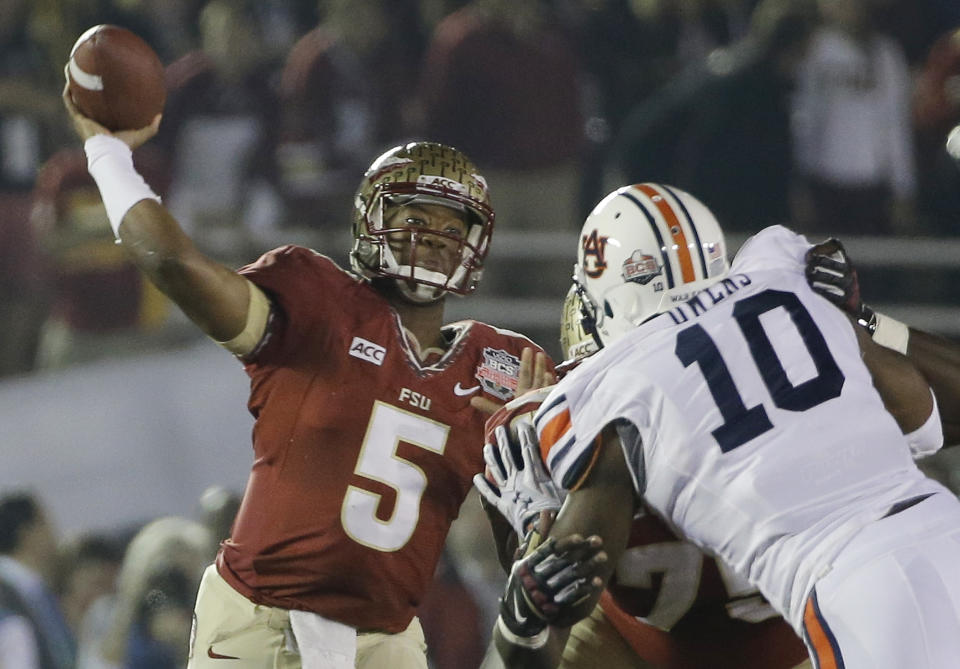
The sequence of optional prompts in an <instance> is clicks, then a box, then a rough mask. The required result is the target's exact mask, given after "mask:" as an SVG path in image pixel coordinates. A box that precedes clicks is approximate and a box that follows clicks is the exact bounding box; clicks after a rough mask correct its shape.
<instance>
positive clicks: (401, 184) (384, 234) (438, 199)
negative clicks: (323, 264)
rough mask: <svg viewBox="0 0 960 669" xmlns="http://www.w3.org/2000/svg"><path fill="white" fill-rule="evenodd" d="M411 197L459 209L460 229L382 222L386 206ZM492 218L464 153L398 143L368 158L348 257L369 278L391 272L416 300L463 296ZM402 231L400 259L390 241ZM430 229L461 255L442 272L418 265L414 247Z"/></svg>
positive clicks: (478, 271) (477, 271)
mask: <svg viewBox="0 0 960 669" xmlns="http://www.w3.org/2000/svg"><path fill="white" fill-rule="evenodd" d="M411 203H420V204H438V205H443V206H446V207H450V208H452V209H456V210H458V211H462V212H464V213H465V214H466V218H467V232H466V234H465V235H463V236H460V235H457V234H453V233H450V232H444V231H437V230H427V229H422V228H409V227H393V228H391V227H388V226H387V224H386V218H385V216H384V213H385V210H386V208H387V207H388V206H391V205H396V206H400V205H404V204H411ZM493 219H494V214H493V209H492V208H491V206H490V193H489V189H488V188H487V182H486V180H485V179H484V178H483V177H482V176H481V175H480V173H479V172H478V171H477V168H476V167H475V166H474V164H473V163H472V162H471V161H470V159H469V158H467V156H465V155H464V154H463V153H461V152H460V151H458V150H457V149H455V148H453V147H451V146H446V145H444V144H437V143H435V142H411V143H409V144H405V145H402V146H396V147H394V148H392V149H390V150H389V151H386V152H385V153H384V154H382V155H381V156H380V157H378V158H377V159H376V160H375V161H373V164H372V165H370V167H369V168H368V169H367V171H366V173H365V174H364V176H363V181H362V182H361V183H360V188H359V189H357V194H356V196H355V198H354V216H353V238H354V243H353V248H352V249H351V251H350V264H351V266H352V267H353V270H354V271H355V272H357V273H358V274H360V275H362V276H364V277H367V278H368V279H373V278H375V277H385V278H390V279H394V280H395V281H396V284H397V286H398V288H399V289H400V291H401V293H402V294H403V295H404V296H406V297H407V298H408V299H410V300H413V301H415V302H432V301H434V300H437V299H439V298H441V297H443V295H444V294H445V293H447V292H451V293H455V294H458V295H466V294H468V293H471V292H473V291H474V290H475V289H476V287H477V284H478V283H479V281H480V277H481V275H482V273H483V261H484V258H485V257H486V255H487V251H488V250H489V246H490V237H491V234H492V233H493ZM401 234H403V235H409V239H410V254H409V258H408V259H406V260H401V259H398V258H397V257H396V255H395V254H394V252H393V251H392V250H391V248H390V243H389V241H390V239H391V238H393V239H396V237H397V236H398V235H401ZM431 235H433V236H435V237H434V239H436V238H444V239H446V240H448V241H447V243H449V242H453V243H454V244H456V246H457V248H456V254H457V255H458V256H459V261H458V262H457V263H456V264H455V266H454V267H453V269H451V270H450V271H449V272H447V273H444V272H439V271H435V270H432V269H427V268H425V267H418V266H417V261H416V258H417V246H418V245H419V244H423V243H424V242H425V241H427V240H429V239H430V237H429V236H431ZM404 263H406V264H404Z"/></svg>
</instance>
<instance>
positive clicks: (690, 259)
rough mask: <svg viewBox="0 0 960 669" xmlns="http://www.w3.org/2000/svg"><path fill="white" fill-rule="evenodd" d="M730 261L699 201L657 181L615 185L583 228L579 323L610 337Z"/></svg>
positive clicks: (707, 280)
mask: <svg viewBox="0 0 960 669" xmlns="http://www.w3.org/2000/svg"><path fill="white" fill-rule="evenodd" d="M729 269H730V265H729V263H728V262H727V246H726V242H725V241H724V238H723V231H722V230H721V229H720V224H719V223H717V219H716V218H715V217H714V216H713V214H712V213H711V212H710V210H709V209H707V207H706V206H705V205H704V204H703V203H702V202H700V201H699V200H697V199H696V198H695V197H693V196H692V195H690V194H689V193H686V192H684V191H682V190H679V189H677V188H673V187H671V186H665V185H662V184H655V183H641V184H636V185H633V186H624V187H622V188H619V189H617V190H615V191H614V192H612V193H610V194H609V195H607V196H606V197H605V198H604V199H603V200H601V201H600V203H599V204H597V206H596V207H595V208H594V209H593V211H592V212H590V215H589V216H587V219H586V221H584V223H583V228H582V230H581V235H580V246H579V249H578V251H577V265H576V267H575V268H574V285H575V288H576V290H577V292H578V294H579V297H580V300H581V301H582V310H583V314H582V328H583V330H584V332H586V333H590V334H592V335H593V337H594V339H595V340H596V343H597V345H598V346H600V347H602V346H605V345H608V344H610V343H611V342H612V341H614V340H615V339H617V338H618V337H620V336H621V335H623V334H625V333H626V332H629V331H630V330H632V329H633V328H635V327H636V326H637V325H639V324H640V323H642V322H643V321H645V320H647V319H648V318H650V317H651V316H654V315H656V314H659V313H661V312H664V311H667V310H668V309H670V308H671V307H673V306H674V305H675V304H677V303H678V302H683V301H686V300H688V299H690V298H691V297H693V296H694V295H695V294H696V293H698V292H700V291H701V290H702V289H703V288H705V287H706V286H709V285H710V284H712V283H713V282H715V281H716V280H717V279H720V278H722V277H724V276H725V275H726V273H727V271H728V270H729Z"/></svg>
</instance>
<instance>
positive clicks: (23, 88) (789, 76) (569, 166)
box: [0, 0, 960, 669]
mask: <svg viewBox="0 0 960 669" xmlns="http://www.w3.org/2000/svg"><path fill="white" fill-rule="evenodd" d="M99 23H113V24H117V25H121V26H124V27H127V28H130V29H131V30H133V31H135V32H137V33H138V34H139V35H141V36H142V37H144V39H146V40H147V42H148V43H150V44H151V45H152V46H153V47H154V49H155V50H156V51H157V52H158V54H159V55H160V57H161V60H162V61H163V62H164V64H165V65H166V66H167V88H168V98H167V104H166V109H165V113H164V118H163V122H162V124H161V129H160V133H159V135H158V137H156V138H155V139H154V140H153V141H151V142H150V143H148V144H147V145H146V146H144V147H142V148H141V149H138V150H137V151H136V153H135V160H136V162H137V165H138V167H139V170H140V172H141V173H142V174H143V175H144V176H145V178H146V179H147V181H148V182H149V183H150V184H151V185H152V187H153V188H154V190H155V191H157V192H158V193H159V194H161V195H162V197H163V198H164V201H165V203H166V204H167V205H168V207H169V208H170V209H171V211H172V212H173V213H174V214H175V215H176V216H177V217H178V219H179V220H180V221H181V223H182V225H183V226H184V228H185V229H186V230H187V232H188V233H189V234H190V235H191V236H192V237H193V238H194V239H195V241H197V243H198V245H200V246H201V247H203V249H204V250H205V251H206V252H208V253H209V254H211V255H212V256H214V257H216V258H218V259H220V260H222V261H223V262H224V263H226V264H228V265H231V266H237V265H240V264H243V263H245V262H249V261H252V260H253V259H255V258H256V257H257V256H259V255H260V254H261V253H263V252H264V251H266V250H268V249H270V248H272V247H274V246H277V245H279V244H281V243H287V242H294V243H303V244H305V245H309V246H312V247H314V248H317V249H318V250H321V251H322V252H324V253H326V254H328V255H330V256H332V257H334V259H335V260H338V261H341V262H342V261H343V260H344V259H345V257H346V252H347V250H348V246H349V241H350V237H349V221H350V211H351V203H352V197H353V194H354V191H355V190H356V187H357V185H358V181H359V178H360V176H361V175H362V173H363V171H364V169H365V168H366V167H367V165H368V164H369V162H370V161H371V160H372V158H373V157H374V156H376V155H377V154H379V153H380V152H381V151H382V150H384V149H386V148H388V147H390V146H393V145H396V144H398V143H401V142H402V141H404V140H407V139H430V140H435V141H441V142H445V143H449V144H453V145H455V146H457V147H458V148H460V149H461V150H463V151H464V152H466V153H467V154H468V155H469V156H470V157H471V158H472V159H473V160H474V161H475V162H476V164H477V165H478V166H479V167H480V169H481V171H482V172H483V173H484V175H485V176H486V177H487V179H488V181H489V182H490V186H491V192H492V199H493V204H494V207H495V209H496V211H497V222H496V226H497V230H498V231H503V230H512V231H515V232H522V231H530V232H543V231H558V232H560V231H563V232H575V231H577V230H578V229H579V228H580V225H581V223H582V220H583V217H584V216H585V215H586V213H587V212H588V211H589V210H590V209H591V208H592V206H593V204H594V203H595V202H596V201H597V200H598V199H599V198H600V197H602V195H603V194H604V193H606V192H607V191H608V190H609V189H610V188H611V187H612V186H616V185H620V184H622V183H626V182H637V181H644V180H650V181H659V182H664V183H669V184H673V185H675V186H678V187H680V188H683V189H686V190H688V191H690V192H692V193H694V194H695V195H696V196H697V197H698V198H699V199H701V200H703V201H704V202H705V203H706V204H707V205H708V206H709V207H710V208H711V209H712V210H713V211H714V212H715V213H716V214H717V217H718V219H719V220H720V221H721V223H722V224H723V226H724V227H725V229H727V230H728V231H740V232H743V233H750V232H753V231H757V230H759V229H761V228H762V227H765V226H767V225H770V224H773V223H788V224H789V225H791V226H792V227H794V228H795V229H797V230H798V231H800V232H804V233H810V234H814V235H816V236H818V237H822V236H826V235H828V234H835V235H838V236H840V237H843V236H844V235H877V236H936V237H952V236H957V235H958V234H960V160H958V159H957V157H956V156H953V157H951V156H950V155H949V152H948V151H947V150H946V148H945V144H946V139H947V137H948V135H949V133H950V132H951V130H952V129H953V128H955V127H956V126H958V124H960V3H957V2H956V0H819V1H818V0H471V1H463V0H461V1H455V0H320V2H317V1H316V0H259V1H254V0H0V322H3V323H4V328H3V331H2V333H0V376H13V375H24V374H30V373H34V372H37V371H41V370H56V369H62V368H64V367H67V366H70V365H75V364H77V363H81V362H89V361H92V360H96V359H98V358H103V357H106V356H111V357H113V356H117V355H120V354H122V353H124V352H128V353H133V352H141V351H145V350H154V349H157V348H163V347H170V346H175V345H177V344H178V343H182V342H183V341H184V340H185V339H188V338H197V337H199V334H198V333H195V332H194V330H193V329H192V328H188V327H184V322H183V319H182V316H180V315H179V314H178V313H176V312H175V311H174V310H173V309H172V308H171V307H170V305H169V303H168V302H167V301H166V299H165V298H163V297H162V296H161V295H160V294H159V293H158V292H156V291H155V290H154V289H152V287H151V286H149V285H147V284H145V283H144V282H143V280H142V279H141V277H140V276H139V274H138V273H137V271H136V270H135V269H134V268H133V266H132V265H131V264H130V263H129V261H128V260H127V258H126V257H125V256H124V253H123V251H122V250H121V249H120V248H119V247H117V246H116V245H115V244H114V243H113V241H114V240H113V235H112V232H111V230H110V227H109V225H108V224H107V222H106V215H105V212H104V210H103V206H102V204H101V203H100V199H99V195H98V192H97V190H96V187H95V185H94V184H93V181H92V179H91V178H90V177H89V175H88V174H87V171H86V163H85V158H84V154H83V151H82V148H81V147H80V146H79V144H78V142H77V141H76V140H75V138H74V136H73V135H72V133H71V131H70V129H69V128H68V126H67V121H66V116H65V113H64V111H63V108H62V104H61V101H60V94H61V89H62V87H63V65H64V63H65V62H66V61H67V58H68V56H69V51H70V47H71V45H72V44H73V43H74V41H75V40H76V38H77V36H79V35H80V34H81V33H82V32H84V31H85V30H86V29H87V28H88V27H90V26H92V25H95V24H99ZM496 239H497V236H496V233H495V234H494V242H493V250H492V252H491V255H495V254H496V253H497V244H496ZM573 252H574V249H573V248H571V249H570V260H569V262H568V263H567V265H566V267H567V268H568V267H569V264H571V263H572V261H573V256H574V253H573ZM568 280H569V278H568V275H567V276H561V278H560V279H559V280H558V283H557V288H556V291H555V292H556V293H557V295H558V296H561V297H562V293H563V289H564V288H565V287H566V285H567V284H568ZM516 283H517V282H516V281H514V280H513V277H509V276H495V275H488V277H486V279H485V287H484V288H483V290H487V291H489V292H490V293H491V294H496V295H500V296H503V297H507V298H509V297H511V295H512V292H511V291H513V290H514V289H515V286H516ZM557 319H558V320H559V308H558V310H557ZM540 343H542V344H543V345H544V346H548V347H549V346H554V344H555V343H554V342H540ZM553 350H556V349H555V348H554V349H553ZM238 457H242V455H238ZM42 503H43V500H37V499H35V498H34V497H31V496H30V495H29V494H22V493H19V492H17V493H11V494H8V495H7V496H6V497H4V498H3V499H2V501H0V648H4V647H6V643H7V641H8V640H9V639H10V638H14V639H16V625H14V626H12V627H11V626H8V625H4V621H5V619H6V618H7V617H10V616H12V618H14V619H23V617H24V614H26V619H27V620H28V621H30V624H32V625H35V626H36V628H37V629H40V630H41V631H42V635H43V636H44V638H45V639H47V640H48V643H46V644H45V646H44V647H45V648H46V649H47V652H48V653H49V657H45V658H43V659H44V664H42V666H43V667H56V668H60V667H72V666H79V667H81V668H82V669H91V668H94V667H137V668H138V669H142V668H148V669H152V668H156V669H165V668H167V667H180V666H183V664H184V662H185V658H184V654H185V652H186V648H187V644H186V636H185V635H186V634H188V633H189V619H190V611H191V609H192V601H193V596H194V593H195V589H196V582H197V579H198V578H199V574H200V570H201V569H202V567H203V565H205V564H207V563H208V562H209V561H210V560H211V559H212V558H213V555H214V552H215V550H216V545H217V542H218V541H219V539H220V538H223V537H224V536H227V533H228V531H229V530H228V528H229V522H230V520H231V519H232V515H231V512H230V509H235V504H236V503H237V500H236V495H235V494H234V493H231V492H229V491H225V490H218V489H215V490H212V491H211V492H210V495H209V496H208V495H205V496H204V500H203V502H202V504H200V503H199V502H198V504H199V506H198V509H201V511H200V512H199V515H198V518H199V520H189V519H182V518H180V519H161V520H156V521H153V522H152V523H150V524H148V525H147V526H145V527H136V528H124V529H123V530H122V531H121V530H118V531H117V532H116V533H113V534H111V535H109V536H106V535H105V536H100V535H96V536H80V537H75V538H67V539H65V540H63V541H59V538H58V537H55V536H53V534H52V530H51V529H50V527H49V526H48V524H46V522H45V520H44V514H43V506H42ZM485 538H486V537H480V539H485ZM474 539H476V537H474ZM58 541H59V543H62V544H63V545H62V546H61V550H59V551H54V550H53V549H52V547H53V546H55V545H56V544H57V543H58ZM55 554H57V555H59V554H62V556H61V559H59V560H52V559H51V558H52V557H53V556H54V555H55ZM472 554H475V552H472V549H471V548H468V549H465V550H463V551H462V552H461V553H460V555H461V557H460V558H458V560H459V562H458V560H452V561H450V562H449V563H446V564H445V565H444V566H443V567H442V569H441V572H440V573H439V574H438V580H437V586H436V587H435V590H434V593H433V594H432V595H431V601H430V602H427V605H426V606H425V608H424V611H423V613H422V619H423V623H424V627H425V628H426V630H427V635H428V642H429V643H430V644H431V647H432V657H431V661H432V662H433V664H434V666H435V667H436V668H437V669H448V668H453V667H460V668H463V667H467V668H469V667H472V666H476V664H477V663H478V662H479V654H480V653H482V650H483V645H484V644H485V640H486V638H487V637H486V635H487V630H489V626H488V623H489V620H490V612H489V610H485V607H486V609H489V607H490V606H491V604H492V603H493V604H495V600H496V592H495V590H496V588H495V587H491V586H489V579H474V582H473V583H471V582H470V577H469V575H466V576H465V575H464V574H465V573H466V574H469V573H474V572H476V571H477V570H471V569H464V568H463V565H462V561H463V560H469V559H470V555H472ZM17 565H29V569H28V572H29V573H22V570H21V569H20V568H19V567H18V566H17ZM482 571H483V570H482V569H481V570H480V572H481V573H482ZM36 576H39V577H41V578H40V580H36V579H35V578H34V577H36ZM11 583H12V584H13V585H10V584H11ZM40 586H42V587H40ZM24 593H27V594H24ZM50 598H53V599H54V600H58V601H48V600H49V599H50ZM451 600H456V601H458V606H457V607H456V610H453V609H452V608H451V607H445V606H444V602H449V601H451ZM18 607H19V608H18ZM17 614H19V615H17ZM11 629H13V630H14V631H13V632H10V630H11ZM440 630H442V632H441V631H440ZM11 634H12V635H13V636H12V637H11V636H9V635H11ZM91 639H92V640H93V642H91ZM78 658H79V660H78ZM77 662H79V664H75V663H77ZM20 666H21V665H19V664H16V663H15V662H14V663H11V661H8V660H7V659H6V658H4V657H2V656H0V667H3V668H6V667H20ZM22 666H27V665H22Z"/></svg>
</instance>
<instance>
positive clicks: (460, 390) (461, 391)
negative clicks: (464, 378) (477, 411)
mask: <svg viewBox="0 0 960 669" xmlns="http://www.w3.org/2000/svg"><path fill="white" fill-rule="evenodd" d="M478 390H480V386H470V387H469V388H464V387H463V386H461V385H460V382H459V381H457V385H455V386H454V387H453V392H454V394H456V395H460V396H461V397H465V396H467V395H471V394H473V393H475V392H477V391H478Z"/></svg>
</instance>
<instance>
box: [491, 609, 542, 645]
mask: <svg viewBox="0 0 960 669" xmlns="http://www.w3.org/2000/svg"><path fill="white" fill-rule="evenodd" d="M497 627H498V628H499V629H500V636H502V637H503V638H504V639H506V640H507V641H509V642H510V643H512V644H513V645H514V646H520V647H522V648H529V649H530V650H536V649H537V648H542V647H543V646H545V645H546V644H547V639H549V638H550V627H544V628H543V629H542V630H540V631H539V632H537V633H536V634H534V635H533V636H517V635H516V634H514V633H513V632H511V631H510V628H508V627H507V624H506V623H505V622H503V618H501V617H500V616H497Z"/></svg>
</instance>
